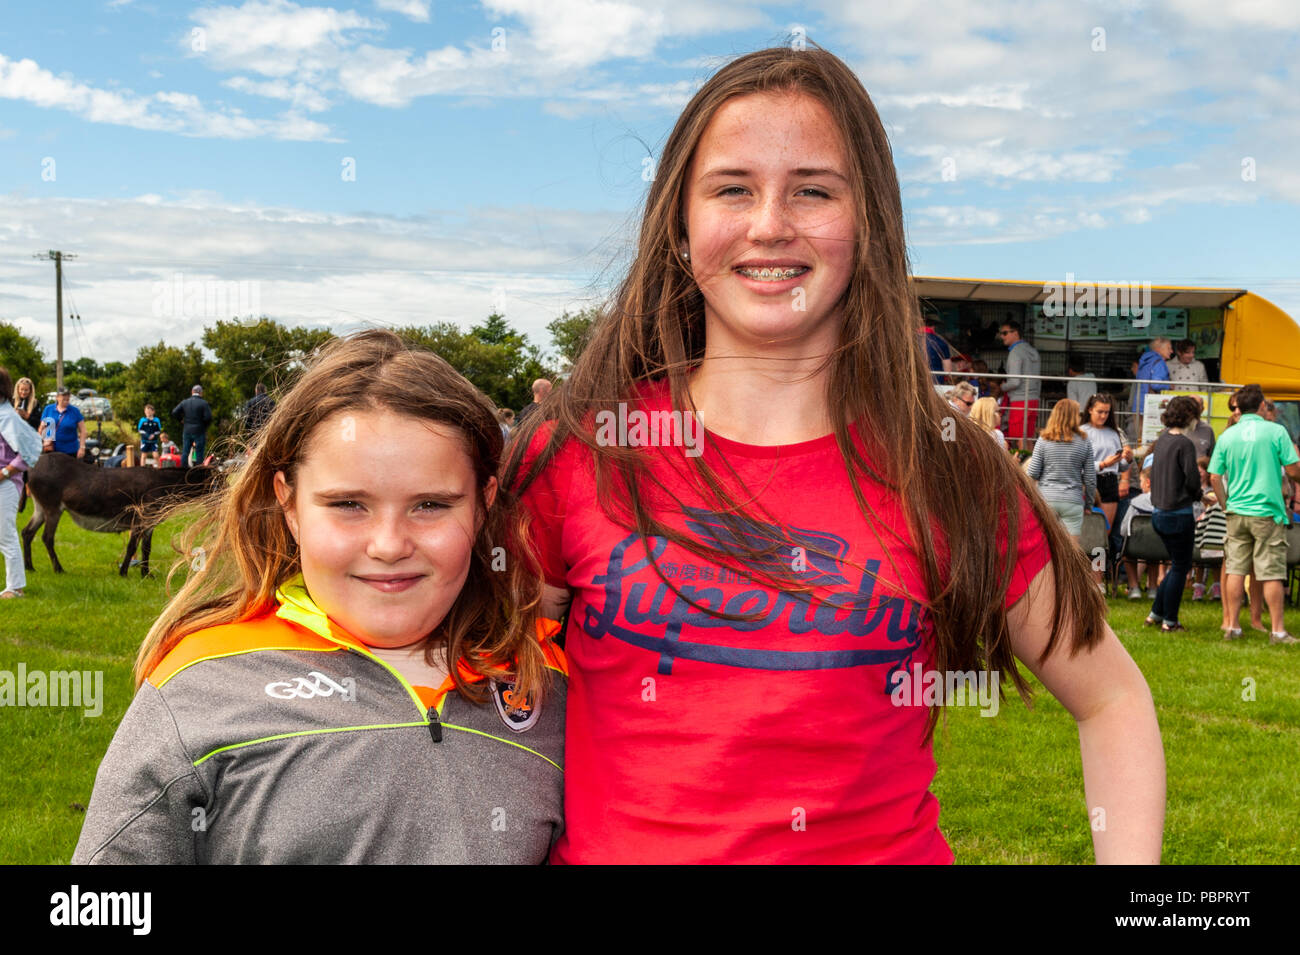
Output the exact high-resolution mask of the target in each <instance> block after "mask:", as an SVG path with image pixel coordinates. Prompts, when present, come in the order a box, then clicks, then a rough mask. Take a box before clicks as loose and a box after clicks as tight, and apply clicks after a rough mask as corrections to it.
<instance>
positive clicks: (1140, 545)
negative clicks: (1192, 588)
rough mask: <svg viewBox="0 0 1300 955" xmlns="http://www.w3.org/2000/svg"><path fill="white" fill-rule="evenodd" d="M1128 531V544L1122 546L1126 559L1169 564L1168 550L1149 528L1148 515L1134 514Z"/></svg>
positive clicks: (1157, 535) (1149, 520)
mask: <svg viewBox="0 0 1300 955" xmlns="http://www.w3.org/2000/svg"><path fill="white" fill-rule="evenodd" d="M1129 531H1130V533H1129V535H1128V542H1127V543H1126V544H1125V545H1124V556H1125V557H1126V558H1128V559H1130V560H1142V561H1146V562H1147V563H1148V564H1159V563H1168V562H1169V549H1168V548H1166V547H1165V542H1164V541H1163V540H1161V538H1160V535H1159V534H1157V533H1156V529H1155V528H1154V527H1152V526H1151V515H1150V514H1134V515H1133V523H1132V524H1131V525H1129Z"/></svg>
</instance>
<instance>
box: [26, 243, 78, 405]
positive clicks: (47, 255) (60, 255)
mask: <svg viewBox="0 0 1300 955" xmlns="http://www.w3.org/2000/svg"><path fill="white" fill-rule="evenodd" d="M76 257H77V255H76V253H75V252H58V251H55V250H54V249H50V250H49V251H48V252H37V253H36V254H35V255H34V256H32V258H34V259H53V260H54V301H55V309H56V310H57V314H58V320H59V321H58V333H57V338H58V356H57V357H56V358H55V360H54V387H55V388H62V387H63V260H64V259H75V258H76Z"/></svg>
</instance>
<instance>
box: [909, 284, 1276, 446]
mask: <svg viewBox="0 0 1300 955" xmlns="http://www.w3.org/2000/svg"><path fill="white" fill-rule="evenodd" d="M912 283H913V286H914V288H915V289H916V294H917V297H918V299H919V300H920V302H921V307H922V309H923V310H928V311H930V312H932V313H936V314H938V315H939V316H940V318H941V321H940V323H939V327H938V329H937V331H939V332H940V334H942V335H944V337H945V338H946V339H948V341H950V342H952V343H953V344H955V345H957V347H958V348H960V349H961V350H962V351H963V352H964V353H966V354H970V355H971V356H972V357H985V358H986V360H988V361H989V363H990V366H991V367H993V368H996V367H997V365H996V362H998V361H1000V360H1001V359H1002V358H1003V357H1004V356H1005V350H1004V349H1002V348H1001V347H1000V346H999V345H998V344H997V342H996V338H995V337H993V336H992V335H991V334H989V332H990V331H991V330H996V325H997V324H998V323H1000V322H1002V321H1005V320H1007V318H1009V317H1015V318H1016V319H1017V320H1018V321H1020V322H1021V324H1023V325H1025V327H1026V334H1025V337H1026V339H1027V340H1029V341H1030V342H1031V343H1033V344H1034V346H1035V347H1036V348H1038V350H1039V352H1040V354H1041V355H1042V356H1043V369H1042V371H1043V374H1044V375H1054V374H1061V375H1064V374H1065V364H1066V361H1067V356H1073V355H1078V356H1083V357H1085V358H1087V359H1088V363H1089V371H1093V370H1094V369H1096V371H1097V372H1100V373H1097V377H1099V378H1107V377H1131V375H1130V373H1129V370H1128V368H1129V363H1130V360H1131V358H1133V357H1136V355H1137V353H1138V351H1139V350H1140V348H1141V346H1142V345H1143V344H1144V343H1145V336H1144V335H1143V333H1142V330H1141V329H1142V328H1143V327H1151V326H1144V325H1143V323H1142V321H1138V322H1136V323H1133V322H1130V325H1131V326H1132V327H1130V329H1129V330H1128V331H1127V332H1126V333H1125V334H1126V335H1127V338H1126V339H1124V340H1121V341H1119V342H1116V341H1113V340H1102V339H1099V338H1098V337H1096V334H1095V329H1094V335H1093V337H1092V338H1088V339H1076V338H1074V337H1073V336H1072V335H1071V332H1072V331H1074V330H1075V327H1074V324H1075V323H1073V322H1068V323H1066V322H1059V321H1058V323H1057V324H1056V326H1055V327H1054V328H1053V329H1052V331H1051V333H1050V334H1051V338H1050V339H1044V340H1035V335H1034V332H1033V328H1032V324H1033V323H1032V321H1031V320H1032V319H1033V318H1034V317H1035V316H1036V315H1041V313H1042V307H1043V306H1047V307H1048V309H1049V310H1054V312H1055V314H1060V305H1061V301H1062V290H1063V288H1064V289H1066V290H1067V294H1066V295H1065V299H1066V304H1067V307H1070V306H1072V305H1073V303H1074V302H1075V301H1078V302H1079V303H1080V304H1081V305H1083V304H1084V303H1085V300H1086V306H1085V307H1083V308H1080V309H1078V310H1079V311H1089V312H1091V314H1093V315H1094V316H1097V318H1100V317H1101V316H1102V315H1105V310H1106V308H1107V305H1108V304H1109V305H1110V306H1112V307H1113V306H1114V305H1115V303H1116V302H1118V301H1121V300H1122V301H1123V302H1124V303H1125V305H1126V306H1131V305H1132V304H1133V303H1134V302H1138V301H1140V302H1141V304H1142V306H1143V307H1144V308H1147V307H1149V308H1151V309H1155V310H1183V311H1185V313H1186V315H1187V316H1188V318H1187V322H1188V328H1189V329H1191V330H1192V332H1193V334H1191V335H1189V336H1186V337H1191V338H1192V340H1193V341H1195V342H1196V343H1197V358H1198V359H1200V358H1202V357H1207V358H1208V359H1209V360H1208V361H1207V362H1206V364H1207V365H1209V364H1210V363H1211V362H1214V363H1216V364H1217V372H1218V373H1217V374H1212V375H1211V380H1215V381H1220V382H1232V383H1235V384H1243V385H1244V384H1249V383H1252V382H1253V383H1255V384H1258V385H1260V386H1261V387H1262V388H1263V389H1264V393H1265V394H1266V395H1267V396H1268V397H1269V398H1271V399H1272V400H1273V401H1274V402H1276V403H1277V404H1278V411H1279V414H1278V421H1279V422H1281V423H1283V424H1285V425H1286V427H1287V429H1288V430H1289V431H1290V432H1291V437H1292V439H1293V440H1295V439H1300V325H1298V324H1297V323H1296V321H1295V319H1293V318H1292V317H1291V316H1290V315H1288V314H1287V313H1286V312H1284V311H1282V309H1280V308H1278V307H1277V306H1276V305H1274V304H1273V303H1272V302H1270V301H1268V300H1267V299H1265V298H1264V297H1262V296H1260V295H1256V294H1255V293H1254V292H1250V291H1248V290H1246V289H1241V288H1200V287H1190V286H1178V285H1149V284H1143V285H1136V284H1133V283H1115V282H1095V283H1088V282H1083V281H1077V280H1075V279H1074V277H1073V276H1067V278H1066V280H1064V281H1062V280H1048V281H1046V282H1042V281H1027V280H1019V279H979V278H940V277H936V276H921V275H917V276H913V277H912ZM1088 286H1091V290H1089V289H1088V288H1087V287H1088ZM1071 288H1074V289H1079V290H1082V291H1080V292H1079V293H1078V296H1077V298H1075V297H1072V296H1071V295H1070V294H1068V290H1069V289H1071ZM1088 291H1092V292H1093V293H1095V294H1094V295H1093V296H1092V297H1091V298H1090V299H1089V298H1088V297H1087V296H1085V294H1084V293H1085V292H1088ZM1036 306H1037V307H1038V308H1035V307H1036ZM1112 311H1113V309H1112ZM1099 313H1100V314H1099ZM1027 319H1030V320H1027ZM1094 321H1095V320H1094ZM1146 321H1149V318H1146ZM1080 322H1082V319H1080ZM1040 330H1041V329H1040ZM1062 331H1063V332H1064V335H1063V336H1062V337H1057V336H1058V335H1059V334H1060V333H1061V332H1062ZM1170 337H1177V336H1170ZM1211 355H1212V356H1213V357H1210V356H1211ZM1108 363H1109V364H1108ZM1116 368H1123V369H1124V371H1123V374H1114V373H1113V369H1116ZM1105 372H1111V373H1110V374H1106V373H1105ZM1103 390H1105V389H1103ZM1111 390H1113V388H1112V389H1111ZM1226 416H1227V395H1226V394H1220V395H1216V396H1215V401H1214V408H1213V411H1212V417H1213V418H1218V419H1222V418H1224V417H1226Z"/></svg>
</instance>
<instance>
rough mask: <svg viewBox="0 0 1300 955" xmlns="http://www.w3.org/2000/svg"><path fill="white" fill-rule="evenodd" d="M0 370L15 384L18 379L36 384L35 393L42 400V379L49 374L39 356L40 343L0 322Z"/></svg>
mask: <svg viewBox="0 0 1300 955" xmlns="http://www.w3.org/2000/svg"><path fill="white" fill-rule="evenodd" d="M0 368H4V369H6V370H7V371H8V372H9V377H10V378H12V379H13V380H14V381H15V382H17V381H18V379H19V378H30V379H31V380H32V381H33V382H35V383H36V393H37V394H38V395H39V396H41V400H44V394H45V393H44V391H42V389H43V388H45V383H44V382H43V381H42V379H43V378H45V377H46V376H47V374H48V373H49V368H48V366H47V365H46V362H45V356H44V355H42V354H41V346H40V342H38V341H37V340H36V339H35V338H29V337H28V336H26V335H24V334H23V333H22V332H20V331H19V330H18V329H17V328H15V327H14V326H13V325H10V324H8V323H6V322H0Z"/></svg>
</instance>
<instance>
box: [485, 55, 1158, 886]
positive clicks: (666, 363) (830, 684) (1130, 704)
mask: <svg viewBox="0 0 1300 955" xmlns="http://www.w3.org/2000/svg"><path fill="white" fill-rule="evenodd" d="M920 327H921V319H920V315H919V311H918V307H917V302H916V297H915V294H914V293H913V291H912V289H911V286H910V281H909V276H908V267H907V259H906V243H905V239H904V235H903V216H902V208H901V200H900V196H899V189H898V183H897V179H896V177H895V173H894V168H893V163H892V158H891V154H890V149H889V144H888V141H887V139H886V136H885V132H884V129H883V127H882V125H881V123H880V120H879V117H878V116H877V114H876V111H875V108H874V106H873V105H872V103H871V100H870V98H869V97H868V95H867V93H866V91H865V90H864V89H863V88H862V86H861V84H860V82H859V81H858V79H857V78H856V77H855V76H854V75H853V73H852V72H851V71H850V70H849V69H848V68H847V67H846V66H845V65H844V64H843V63H842V62H841V61H840V60H839V59H837V58H836V57H835V56H833V55H831V54H830V53H827V52H825V51H822V50H820V49H816V48H812V49H807V50H802V49H801V50H794V49H786V48H775V49H770V50H764V51H761V52H758V53H754V54H751V55H749V56H745V57H741V58H740V59H738V60H736V61H734V62H732V63H731V64H729V65H728V66H726V67H724V68H723V69H722V70H720V71H719V72H718V73H717V74H716V75H714V76H713V77H712V78H711V79H710V80H709V81H708V82H707V83H705V85H704V86H703V87H702V88H701V89H700V91H699V92H698V93H696V95H695V96H694V97H693V98H692V100H691V101H690V103H689V104H688V105H687V107H686V109H685V111H684V112H683V114H682V116H681V117H680V119H679V120H678V122H677V125H676V127H675V129H674V130H673V133H672V135H671V136H670V138H669V140H668V142H667V145H666V146H665V148H664V151H663V155H662V157H661V158H660V161H659V163H658V166H657V172H656V176H655V178H654V180H653V181H652V184H651V186H650V191H649V195H648V197H647V200H646V204H645V213H644V218H643V221H642V226H641V233H640V239H639V246H638V252H637V255H636V259H635V261H634V262H633V264H632V266H631V269H630V271H629V273H628V275H627V277H626V279H625V280H624V282H623V284H622V285H621V287H620V288H619V290H618V292H617V294H616V296H615V298H614V301H613V303H612V305H611V307H610V308H609V309H608V310H607V311H606V312H605V313H604V314H603V316H602V317H601V318H600V319H599V320H598V321H597V323H596V325H595V327H594V329H593V332H592V338H591V342H590V344H589V346H588V347H587V349H586V350H585V351H584V353H583V354H582V355H581V357H580V358H579V359H578V361H577V363H576V364H575V367H574V369H573V372H572V375H571V376H570V378H569V379H568V381H567V382H566V383H565V385H564V387H562V388H560V389H557V390H556V392H555V393H554V394H553V395H552V397H551V398H550V399H549V400H548V401H547V402H546V403H545V405H544V406H543V409H542V410H543V413H541V414H537V415H533V416H532V417H531V419H530V420H529V421H528V422H525V423H524V424H523V425H522V426H521V427H520V429H519V430H520V432H521V434H520V435H519V437H518V439H517V440H514V441H513V442H512V445H511V448H510V458H509V460H508V462H507V466H506V469H505V475H506V478H507V480H508V481H509V482H510V483H511V485H512V486H516V487H518V488H520V490H521V493H522V495H523V500H524V502H525V503H526V505H527V506H528V507H529V508H530V510H531V511H532V512H533V515H534V518H535V527H536V529H537V536H538V541H537V543H538V549H539V552H540V554H541V560H542V570H543V572H544V573H545V575H546V577H547V583H548V588H547V595H548V601H549V609H550V611H551V612H552V613H559V612H562V609H563V608H565V607H566V606H567V607H568V609H569V611H570V615H569V620H568V624H567V630H566V637H567V641H568V642H567V645H566V650H567V651H568V654H569V658H570V667H571V683H570V695H569V721H568V741H567V773H566V827H567V832H566V835H565V837H564V839H563V840H562V841H561V842H560V844H559V845H558V846H557V848H556V851H555V853H554V854H553V856H552V858H553V860H554V861H561V862H570V861H572V862H584V861H602V860H605V861H629V862H634V861H722V862H727V861H736V862H740V861H914V862H930V861H948V860H950V859H951V853H950V852H949V851H948V849H947V845H946V843H945V842H943V840H942V836H941V835H939V833H938V828H937V816H938V808H937V804H936V803H934V800H933V797H932V796H930V795H929V793H928V791H927V790H928V784H929V779H930V776H932V774H933V764H932V762H931V761H930V756H929V736H930V734H931V733H932V731H933V728H934V725H935V722H936V720H937V718H938V711H937V709H928V710H926V711H925V712H924V718H923V719H922V720H921V722H920V729H921V732H920V733H919V734H917V735H919V736H921V737H922V739H921V741H920V744H921V745H922V746H923V750H922V752H921V753H920V754H919V755H918V752H917V745H918V741H917V740H916V739H909V741H907V742H903V740H904V738H905V737H909V738H910V737H911V736H912V735H913V734H912V731H913V730H915V729H917V728H918V724H917V723H916V722H915V719H916V713H915V710H909V709H908V708H907V705H908V704H913V703H916V702H918V701H921V696H920V695H919V691H918V693H916V694H911V693H910V690H909V692H908V693H899V694H898V697H900V698H901V701H902V704H903V705H899V704H898V703H897V702H895V705H894V706H893V707H890V706H888V705H887V704H884V703H883V701H884V700H885V699H888V698H890V697H891V695H893V694H891V690H893V691H898V690H902V689H905V686H904V685H903V684H906V682H907V680H908V679H910V678H911V677H912V676H913V675H914V674H915V675H917V676H920V675H921V674H922V671H924V672H927V673H928V672H930V671H936V672H938V673H939V674H948V673H952V672H954V671H971V670H984V669H985V668H987V669H988V671H990V672H992V673H994V674H1002V675H1004V676H1005V678H1006V679H1008V680H1012V681H1013V682H1014V683H1015V684H1016V686H1017V688H1018V689H1020V690H1021V692H1022V693H1025V692H1027V687H1026V685H1025V683H1024V681H1023V678H1022V677H1021V675H1020V673H1019V670H1018V669H1017V666H1016V660H1017V659H1019V660H1020V661H1022V662H1023V663H1025V665H1026V666H1027V667H1028V668H1029V669H1030V670H1031V671H1032V672H1033V673H1034V674H1035V675H1036V676H1037V677H1038V678H1039V679H1040V680H1041V681H1042V683H1043V684H1044V685H1045V686H1046V687H1047V689H1048V690H1049V691H1050V692H1052V693H1053V694H1054V695H1055V696H1056V697H1057V698H1058V699H1059V700H1060V701H1061V702H1062V703H1063V704H1064V705H1065V707H1066V708H1067V709H1068V710H1069V711H1070V712H1071V713H1072V714H1073V715H1074V717H1075V719H1076V720H1077V722H1078V726H1079V736H1080V742H1081V746H1082V758H1083V770H1084V779H1085V790H1086V797H1087V803H1088V807H1089V810H1090V812H1091V811H1093V810H1094V809H1098V808H1100V809H1104V810H1105V813H1106V819H1107V820H1108V824H1107V825H1106V826H1105V827H1104V828H1100V829H1098V828H1095V827H1094V830H1093V833H1092V835H1093V842H1094V849H1095V854H1096V858H1097V860H1098V861H1099V862H1146V863H1155V862H1157V861H1158V860H1159V858H1160V847H1161V837H1162V831H1163V817H1164V804H1165V803H1164V796H1165V777H1164V756H1163V751H1162V748H1161V743H1160V736H1159V730H1158V727H1157V724H1156V718H1155V711H1154V706H1153V704H1152V699H1151V695H1150V692H1149V691H1148V689H1147V686H1146V683H1145V681H1144V680H1143V678H1142V675H1141V673H1140V672H1139V671H1138V669H1137V667H1136V666H1135V665H1134V663H1133V661H1132V660H1131V659H1130V657H1129V656H1128V654H1127V653H1126V652H1125V650H1124V648H1123V647H1122V646H1121V645H1120V643H1119V642H1118V640H1117V639H1116V638H1115V636H1114V634H1113V633H1112V631H1111V629H1110V628H1109V626H1107V624H1106V621H1105V608H1104V604H1103V602H1102V599H1101V596H1100V595H1099V594H1098V593H1097V590H1096V588H1095V586H1093V584H1092V583H1091V580H1090V575H1089V574H1088V565H1087V563H1086V561H1085V560H1084V558H1083V557H1082V555H1081V554H1080V553H1079V551H1078V549H1077V548H1076V547H1075V546H1074V544H1073V542H1072V541H1071V540H1070V539H1069V538H1068V537H1066V536H1065V535H1064V533H1063V532H1062V531H1061V529H1060V528H1059V523H1058V522H1057V521H1055V520H1054V519H1053V517H1052V515H1051V513H1050V512H1049V511H1048V510H1047V508H1046V506H1045V505H1044V503H1043V501H1042V500H1041V498H1040V497H1039V496H1038V495H1037V494H1036V493H1035V492H1034V491H1033V489H1032V488H1031V487H1030V486H1029V485H1028V483H1027V481H1026V479H1025V478H1024V476H1023V475H1022V474H1020V472H1019V471H1018V470H1017V469H1016V468H1015V467H1014V465H1013V463H1012V462H1011V461H1010V460H1009V459H1008V458H1007V456H1006V455H1005V454H1003V453H1001V452H1000V451H998V449H997V448H995V447H994V446H993V444H992V442H989V441H988V440H987V438H986V437H985V435H984V434H982V433H981V432H980V431H979V430H978V429H977V428H976V427H975V426H973V425H971V424H970V423H969V422H967V421H965V420H964V419H962V418H961V417H960V416H954V415H952V414H951V412H950V410H949V409H947V408H946V406H945V405H944V402H943V401H942V399H941V398H940V397H939V396H938V395H937V393H936V392H935V391H934V389H933V387H932V386H931V383H930V376H929V374H928V369H927V364H926V360H925V356H924V354H923V352H922V350H921V349H920V348H919V347H918V339H919V336H918V335H917V334H916V333H917V330H918V329H919V328H920ZM654 411H657V412H659V413H660V414H661V415H662V414H663V413H665V412H672V411H676V412H680V413H681V414H682V416H683V417H684V418H685V419H686V420H685V422H684V425H683V426H682V427H680V428H679V430H678V431H677V432H671V431H670V433H671V435H672V438H671V440H668V441H663V442H661V441H659V440H657V438H656V436H659V437H662V429H660V430H657V431H656V430H654V429H653V428H652V429H650V432H649V437H647V434H648V432H647V428H646V427H645V419H642V420H640V421H638V420H637V419H636V413H637V412H646V413H649V412H654ZM691 414H694V415H696V416H698V421H702V422H704V424H705V426H706V430H701V431H693V430H692V428H691V427H690V426H689V424H690V420H691V419H690V417H689V416H690V415H691ZM664 421H665V419H664V418H662V417H661V418H659V419H658V424H663V423H664ZM698 421H697V422H696V423H698ZM615 422H617V424H615ZM693 435H701V436H702V439H703V440H702V445H693V444H692V443H691V441H692V436H693ZM663 444H667V445H669V446H668V447H664V446H662V445H663ZM828 451H829V452H830V454H831V455H832V458H831V461H832V462H835V461H838V466H837V467H833V468H827V467H826V463H825V462H826V454H827V452H828ZM1011 502H1018V505H1016V506H1012V505H1011ZM1007 555H1014V556H1012V557H1008V556H1007ZM1049 558H1050V563H1049ZM913 668H916V669H913ZM908 747H910V749H909V748H908ZM900 767H902V768H901V769H900ZM895 770H898V773H896V772H895ZM1080 824H1085V823H1084V822H1083V820H1082V819H1081V820H1080Z"/></svg>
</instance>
